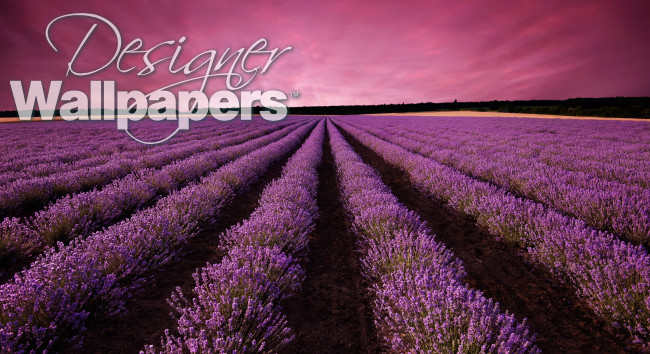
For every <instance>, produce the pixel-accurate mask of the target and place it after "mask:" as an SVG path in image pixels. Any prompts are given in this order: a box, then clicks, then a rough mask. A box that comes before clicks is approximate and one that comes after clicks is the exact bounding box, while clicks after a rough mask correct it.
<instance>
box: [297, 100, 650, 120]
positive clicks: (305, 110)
mask: <svg viewBox="0 0 650 354" xmlns="http://www.w3.org/2000/svg"><path fill="white" fill-rule="evenodd" d="M461 110H463V111H465V110H469V111H482V112H488V111H490V112H507V113H535V114H556V115H567V116H591V117H621V118H650V97H608V98H571V99H567V100H527V101H485V102H449V103H431V102H427V103H406V104H387V105H364V106H319V107H290V108H289V113H290V114H331V115H345V114H370V113H406V112H427V111H461Z"/></svg>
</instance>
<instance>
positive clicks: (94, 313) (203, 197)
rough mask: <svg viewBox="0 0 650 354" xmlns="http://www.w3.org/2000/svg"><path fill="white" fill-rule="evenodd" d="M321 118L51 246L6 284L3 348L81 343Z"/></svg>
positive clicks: (0, 315)
mask: <svg viewBox="0 0 650 354" xmlns="http://www.w3.org/2000/svg"><path fill="white" fill-rule="evenodd" d="M314 125H315V123H312V122H309V123H304V124H302V125H300V126H299V127H296V129H294V130H293V131H292V132H291V133H290V134H289V135H287V136H286V137H284V138H282V139H280V140H279V141H276V142H274V143H271V144H269V145H267V146H265V147H262V148H259V149H257V150H254V151H253V152H251V153H249V154H247V155H245V156H242V157H240V158H239V159H237V160H235V161H233V162H230V163H228V164H226V165H225V166H223V167H221V168H219V169H218V170H216V171H215V172H213V173H211V174H209V175H208V176H206V177H203V178H202V179H201V180H200V182H198V183H194V184H190V185H189V186H187V187H184V188H183V189H180V190H178V191H176V192H174V193H172V194H170V195H169V196H167V197H165V198H162V199H160V200H159V201H158V202H157V203H156V204H155V205H154V206H153V207H151V208H147V209H143V210H141V211H139V212H137V213H136V214H134V215H133V216H132V217H130V218H129V219H127V220H125V221H123V222H120V223H118V224H115V225H113V226H110V227H108V228H106V229H104V230H102V231H99V232H96V233H94V234H92V235H91V236H89V237H87V238H83V239H77V240H74V241H73V242H71V243H70V244H69V245H67V246H65V247H61V248H60V249H59V250H54V249H51V250H49V251H47V252H46V253H45V254H44V255H43V256H41V257H39V259H38V260H36V261H35V262H34V263H32V265H31V267H30V268H29V269H27V270H25V271H23V272H21V273H19V274H17V275H16V276H15V277H14V279H13V280H11V281H10V282H8V283H6V284H3V285H2V286H0V345H1V349H0V351H2V352H22V351H32V350H34V351H42V350H45V349H49V350H55V351H56V350H57V349H60V348H61V347H62V346H64V345H69V344H70V343H79V342H80V340H81V334H82V333H83V332H84V330H85V328H86V327H85V326H86V323H87V322H88V321H89V320H91V319H97V318H103V317H107V316H112V315H116V314H118V313H120V312H122V311H124V303H125V301H126V300H128V299H129V298H130V297H131V296H132V295H133V293H134V292H135V291H137V290H139V289H141V288H142V286H143V285H144V284H145V282H146V281H147V279H148V277H147V274H151V272H152V271H153V270H156V269H159V268H160V267H162V266H164V265H166V264H169V262H170V261H172V260H173V259H174V258H175V257H177V256H178V252H179V249H180V247H181V246H182V245H183V244H185V243H186V242H187V240H188V239H190V238H192V237H194V236H195V235H196V234H197V233H198V232H199V230H200V229H201V228H202V227H204V226H206V225H210V224H213V223H214V222H216V220H218V218H219V215H220V214H221V210H223V208H225V207H227V205H228V204H229V203H230V201H231V200H232V199H233V198H234V197H235V196H236V195H237V194H239V193H241V192H242V191H244V190H245V189H246V187H247V186H249V185H250V184H251V183H253V182H254V181H255V180H256V178H257V177H258V176H259V175H261V174H262V173H264V172H265V171H266V170H267V169H268V167H269V166H270V165H271V164H272V163H274V162H275V161H277V160H278V159H280V158H282V157H284V156H287V155H288V154H290V153H291V152H292V151H294V150H295V149H296V148H297V147H298V146H299V144H300V143H301V141H303V140H304V138H305V136H306V135H307V134H308V133H309V132H310V131H311V130H312V129H313V127H314Z"/></svg>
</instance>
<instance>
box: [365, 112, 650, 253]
mask: <svg viewBox="0 0 650 354" xmlns="http://www.w3.org/2000/svg"><path fill="white" fill-rule="evenodd" d="M355 122H358V124H357V125H356V126H357V127H361V126H363V127H364V129H366V130H367V131H369V132H371V133H373V134H376V135H378V136H381V137H382V138H383V139H384V140H387V141H390V142H392V143H394V144H397V145H399V146H401V147H404V148H406V149H408V150H410V151H412V152H415V153H418V154H421V155H424V156H426V157H430V158H433V159H434V160H436V161H438V162H440V163H443V164H445V165H448V166H451V167H453V168H456V169H458V170H460V171H462V172H463V173H466V174H469V175H470V176H473V177H477V178H481V179H484V180H488V181H490V182H492V183H495V184H497V185H499V186H500V187H503V188H508V189H509V190H511V191H513V192H514V193H517V194H520V195H524V196H526V197H527V198H530V199H532V200H535V201H539V202H541V203H544V204H546V205H549V206H551V207H553V208H556V209H558V210H560V211H562V212H564V213H567V214H569V215H572V216H577V217H579V218H581V219H582V220H584V221H586V222H587V223H588V224H590V225H592V226H594V227H597V228H600V229H603V230H611V231H613V232H614V233H615V234H617V235H621V236H624V237H626V239H628V240H632V241H634V242H637V243H644V244H646V245H650V202H649V201H650V189H648V188H645V187H642V186H639V185H636V184H626V183H623V182H620V181H609V180H607V179H603V178H600V177H597V176H596V175H594V173H593V170H592V169H591V168H592V167H589V168H588V169H586V170H577V171H572V170H566V169H564V167H563V165H557V164H553V159H551V158H550V157H549V156H548V155H546V157H545V158H541V157H540V156H527V154H530V152H531V151H534V150H535V148H534V147H531V146H530V143H524V144H517V143H516V142H513V141H512V139H508V137H507V135H508V131H504V130H500V131H499V132H493V134H492V135H491V136H489V137H487V138H480V139H476V137H475V135H474V134H473V132H472V131H471V130H462V129H461V130H460V131H453V132H450V131H448V130H443V131H438V130H433V131H431V130H424V129H423V128H424V127H428V126H430V125H431V123H428V121H427V123H419V124H418V123H417V122H416V123H414V124H412V126H411V125H409V126H407V125H406V123H404V122H402V123H398V122H397V121H396V120H390V119H385V120H382V121H377V120H375V123H374V124H373V123H372V122H371V120H369V119H360V120H358V121H357V120H355ZM409 123H413V122H409ZM465 124H467V123H466V122H465V123H464V124H462V126H463V127H464V126H465ZM391 125H392V126H394V127H391ZM458 125H461V124H458ZM374 127H376V128H374ZM510 134H512V133H511V132H510ZM649 137H650V134H649ZM528 138H529V137H528V136H526V139H528ZM451 140H456V143H452V144H450V141H451ZM520 140H523V139H520ZM531 140H532V141H533V142H537V143H538V144H541V145H543V146H544V151H548V150H551V151H552V153H551V154H552V155H554V156H575V153H576V151H574V150H573V149H567V147H566V146H557V145H554V144H553V140H551V139H540V138H537V139H531ZM567 140H568V141H572V140H575V137H572V139H567ZM611 143H612V142H611V141H604V142H602V144H603V145H604V144H607V145H611ZM637 145H638V146H641V144H637ZM602 147H603V146H602V145H595V144H594V145H593V146H592V149H595V150H598V149H600V148H602ZM645 147H646V148H648V147H650V145H648V144H646V145H645ZM640 154H641V152H637V153H636V154H634V156H638V155H640ZM649 156H650V154H649ZM620 163H621V162H620V161H616V162H611V163H610V164H609V165H605V166H600V168H601V169H604V170H606V171H607V170H612V169H613V168H612V167H613V166H612V165H614V166H617V165H619V164H620ZM647 163H648V162H647V161H642V162H640V164H647ZM635 171H643V168H642V167H641V165H637V166H636V169H635ZM637 173H638V172H637ZM648 182H650V181H648Z"/></svg>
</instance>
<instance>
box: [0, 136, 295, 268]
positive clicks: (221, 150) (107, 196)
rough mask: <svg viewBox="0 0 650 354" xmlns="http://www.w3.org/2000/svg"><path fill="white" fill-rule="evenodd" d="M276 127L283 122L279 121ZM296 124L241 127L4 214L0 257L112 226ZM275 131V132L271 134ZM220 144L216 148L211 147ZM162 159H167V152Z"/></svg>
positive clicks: (26, 254)
mask: <svg viewBox="0 0 650 354" xmlns="http://www.w3.org/2000/svg"><path fill="white" fill-rule="evenodd" d="M275 127H282V126H280V125H278V126H275ZM294 128H295V127H294V126H292V125H289V126H288V127H284V128H282V129H280V130H277V131H275V132H273V130H275V128H273V127H267V128H262V129H260V128H257V129H253V130H252V131H251V132H245V131H244V132H240V133H238V134H236V136H234V137H231V136H224V137H223V138H222V139H218V138H217V139H215V140H214V141H212V142H211V143H208V142H206V143H204V144H199V145H205V146H206V147H208V148H211V150H209V151H206V152H202V153H196V154H194V155H191V156H190V157H188V158H185V159H182V160H179V161H176V162H174V163H171V164H167V165H165V166H164V167H163V168H161V169H153V168H150V169H145V170H141V171H139V172H138V173H137V174H131V175H129V176H127V177H125V178H123V179H118V180H114V181H113V182H111V183H110V184H108V185H107V186H106V187H104V188H103V189H101V190H94V191H91V192H85V193H79V194H74V195H71V196H68V197H65V198H62V199H59V200H58V201H56V202H55V203H53V204H51V205H50V206H48V207H47V208H46V209H45V210H42V211H40V212H38V213H36V215H34V216H33V217H31V218H28V219H27V220H22V221H21V220H20V219H18V218H6V219H5V220H3V222H2V223H0V262H2V264H3V265H5V266H10V265H11V264H12V263H13V262H15V261H16V260H25V259H29V258H32V256H33V255H34V254H37V253H39V252H41V251H43V250H44V248H46V247H52V246H55V245H56V244H57V242H63V243H68V242H69V241H71V240H73V239H75V238H77V237H79V236H86V235H89V234H90V233H92V232H93V231H96V230H98V229H100V228H101V227H105V226H109V225H111V224H113V223H115V222H117V221H118V220H120V219H123V218H124V217H126V216H128V215H129V214H131V213H132V212H133V211H136V210H138V209H139V208H141V207H142V206H144V205H147V204H149V203H151V202H152V201H153V200H155V198H160V197H162V196H165V195H167V194H169V193H170V192H172V191H174V190H176V189H178V188H180V187H183V186H185V185H187V184H188V183H191V182H193V181H195V180H197V179H199V178H200V177H201V176H203V175H205V174H206V173H208V172H210V171H212V170H214V169H216V168H218V167H220V166H222V165H223V164H225V163H226V162H228V161H231V160H233V159H235V158H238V157H240V156H243V155H244V154H247V153H249V152H251V151H254V150H255V149H257V148H259V147H262V146H264V145H267V144H269V143H271V142H273V141H276V140H278V139H280V138H282V137H283V136H286V135H287V134H289V133H290V131H291V130H293V129H294ZM271 132H273V133H272V134H271ZM212 149H216V150H212ZM161 160H165V159H164V158H163V159H161Z"/></svg>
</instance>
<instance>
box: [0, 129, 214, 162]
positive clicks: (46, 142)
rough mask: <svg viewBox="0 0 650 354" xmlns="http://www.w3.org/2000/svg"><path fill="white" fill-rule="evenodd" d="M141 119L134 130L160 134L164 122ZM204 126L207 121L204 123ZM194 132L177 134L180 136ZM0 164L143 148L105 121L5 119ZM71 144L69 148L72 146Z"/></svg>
mask: <svg viewBox="0 0 650 354" xmlns="http://www.w3.org/2000/svg"><path fill="white" fill-rule="evenodd" d="M156 123H157V122H151V121H149V122H144V123H142V124H139V125H138V127H137V128H136V130H137V131H138V132H139V134H140V135H141V136H149V135H160V134H163V133H164V132H165V131H167V130H169V127H168V126H165V124H156ZM206 127H207V125H206ZM199 130H201V129H195V131H194V132H188V133H187V134H181V135H179V138H181V137H182V139H185V137H184V136H189V135H193V134H194V133H195V132H196V131H199ZM0 137H1V138H2V139H0V153H1V154H0V168H1V170H2V171H20V170H23V169H25V168H30V166H34V165H39V164H43V163H48V162H54V161H60V162H64V163H65V162H70V161H74V160H77V159H79V158H88V157H92V156H96V155H107V154H108V155H110V154H112V153H115V152H119V151H121V150H123V149H146V147H144V146H142V145H141V144H139V143H137V142H135V141H134V140H133V139H131V138H130V137H128V136H127V135H126V134H124V133H123V132H119V131H117V130H116V129H115V125H114V124H110V123H107V122H43V123H35V124H34V123H7V124H2V125H0ZM71 147H72V149H71Z"/></svg>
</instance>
